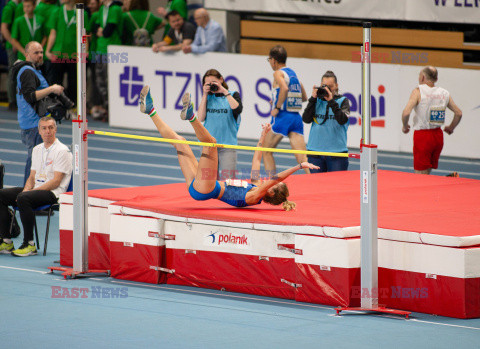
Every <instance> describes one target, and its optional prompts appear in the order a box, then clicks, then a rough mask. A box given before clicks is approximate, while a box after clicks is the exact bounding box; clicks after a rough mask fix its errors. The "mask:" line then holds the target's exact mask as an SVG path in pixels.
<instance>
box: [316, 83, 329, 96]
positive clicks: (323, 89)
mask: <svg viewBox="0 0 480 349" xmlns="http://www.w3.org/2000/svg"><path fill="white" fill-rule="evenodd" d="M327 89H328V91H330V89H329V88H328V86H327V85H322V86H320V87H319V88H317V98H324V97H327V96H328V91H327Z"/></svg>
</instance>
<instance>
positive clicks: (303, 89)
mask: <svg viewBox="0 0 480 349" xmlns="http://www.w3.org/2000/svg"><path fill="white" fill-rule="evenodd" d="M300 86H301V88H302V102H306V101H307V100H308V96H307V92H305V88H304V87H303V84H302V83H300Z"/></svg>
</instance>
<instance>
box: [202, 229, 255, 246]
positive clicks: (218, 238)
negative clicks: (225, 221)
mask: <svg viewBox="0 0 480 349" xmlns="http://www.w3.org/2000/svg"><path fill="white" fill-rule="evenodd" d="M205 243H206V244H207V245H210V246H211V245H214V246H228V247H236V248H247V247H248V246H250V243H249V237H248V236H247V235H245V234H242V235H240V234H235V233H221V232H218V231H216V232H211V234H209V235H207V236H206V237H205Z"/></svg>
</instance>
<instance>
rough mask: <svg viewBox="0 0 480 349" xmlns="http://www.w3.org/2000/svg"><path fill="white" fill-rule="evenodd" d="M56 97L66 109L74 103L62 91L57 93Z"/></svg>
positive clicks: (70, 107)
mask: <svg viewBox="0 0 480 349" xmlns="http://www.w3.org/2000/svg"><path fill="white" fill-rule="evenodd" d="M57 98H58V100H59V101H60V103H62V105H63V106H64V107H65V108H66V109H72V108H73V106H74V105H75V103H73V101H72V100H71V99H70V98H68V97H67V95H66V94H65V92H62V93H61V94H59V95H57Z"/></svg>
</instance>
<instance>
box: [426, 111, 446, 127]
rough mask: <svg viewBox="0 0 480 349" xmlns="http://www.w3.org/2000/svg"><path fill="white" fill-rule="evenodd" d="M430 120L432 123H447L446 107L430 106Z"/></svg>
mask: <svg viewBox="0 0 480 349" xmlns="http://www.w3.org/2000/svg"><path fill="white" fill-rule="evenodd" d="M429 114H430V118H429V122H430V124H432V125H443V124H444V123H445V108H444V107H430V109H429Z"/></svg>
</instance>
